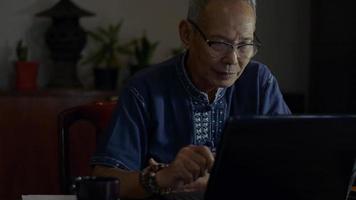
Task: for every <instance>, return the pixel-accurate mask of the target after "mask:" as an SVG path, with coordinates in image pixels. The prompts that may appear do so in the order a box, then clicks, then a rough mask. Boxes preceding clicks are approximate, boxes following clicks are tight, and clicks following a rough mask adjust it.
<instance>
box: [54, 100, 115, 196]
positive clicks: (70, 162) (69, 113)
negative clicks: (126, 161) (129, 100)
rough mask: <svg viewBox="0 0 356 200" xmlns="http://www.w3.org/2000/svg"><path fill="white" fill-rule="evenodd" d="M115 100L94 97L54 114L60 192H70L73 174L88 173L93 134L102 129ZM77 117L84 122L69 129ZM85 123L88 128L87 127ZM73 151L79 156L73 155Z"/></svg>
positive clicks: (100, 132)
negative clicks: (89, 101) (57, 142)
mask: <svg viewBox="0 0 356 200" xmlns="http://www.w3.org/2000/svg"><path fill="white" fill-rule="evenodd" d="M116 104H117V103H116V101H108V100H105V101H96V102H93V103H89V104H85V105H79V106H76V107H72V108H69V109H66V110H64V111H62V112H61V113H60V114H59V115H58V132H59V173H60V174H59V175H60V177H59V178H60V190H61V192H62V193H63V194H70V193H71V192H72V191H71V185H72V181H73V178H74V177H76V176H85V175H90V166H89V159H90V155H89V154H92V153H93V152H94V151H95V143H96V140H97V137H98V136H100V135H101V134H103V133H104V132H105V129H106V127H107V125H108V122H109V121H110V119H111V115H112V112H113V110H114V108H115V106H116ZM80 121H81V122H85V123H86V124H81V125H82V126H78V127H77V129H75V130H72V129H74V128H75V124H80ZM84 125H87V127H84ZM88 125H89V127H90V126H91V128H92V129H88ZM78 128H79V130H78ZM83 128H84V130H83ZM93 128H94V131H93ZM90 130H91V131H90ZM90 132H91V134H90ZM93 132H94V133H93ZM88 151H89V153H88ZM85 152H86V154H85V155H83V156H82V155H81V154H82V153H85ZM73 153H75V154H76V155H79V156H76V157H75V156H74V157H73V156H72V155H71V154H73ZM74 171H76V172H74Z"/></svg>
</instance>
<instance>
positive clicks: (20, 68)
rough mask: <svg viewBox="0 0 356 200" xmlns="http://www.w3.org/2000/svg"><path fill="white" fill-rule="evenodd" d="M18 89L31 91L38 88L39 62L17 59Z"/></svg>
mask: <svg viewBox="0 0 356 200" xmlns="http://www.w3.org/2000/svg"><path fill="white" fill-rule="evenodd" d="M15 71H16V90H17V91H23V92H30V91H35V90H37V74H38V63H37V62H34V61H17V62H16V63H15Z"/></svg>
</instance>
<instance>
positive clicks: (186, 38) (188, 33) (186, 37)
mask: <svg viewBox="0 0 356 200" xmlns="http://www.w3.org/2000/svg"><path fill="white" fill-rule="evenodd" d="M179 36H180V40H181V41H182V44H183V47H184V48H185V49H189V47H190V44H191V39H192V28H191V26H190V23H189V22H188V21H187V20H182V21H181V22H180V23H179Z"/></svg>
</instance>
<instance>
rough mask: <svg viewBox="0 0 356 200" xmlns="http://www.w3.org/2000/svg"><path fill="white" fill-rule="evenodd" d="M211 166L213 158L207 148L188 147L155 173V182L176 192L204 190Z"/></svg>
mask: <svg viewBox="0 0 356 200" xmlns="http://www.w3.org/2000/svg"><path fill="white" fill-rule="evenodd" d="M213 164H214V156H213V153H212V152H211V151H210V149H209V148H208V147H206V146H195V145H190V146H187V147H184V148H182V149H181V150H180V151H179V152H178V154H177V156H176V158H175V159H174V161H173V162H172V163H170V164H169V166H168V167H167V168H164V169H162V170H160V171H159V172H157V175H156V180H157V183H158V185H159V186H161V187H170V188H173V189H174V190H175V189H176V190H178V191H180V190H182V191H197V190H204V189H205V187H206V184H207V180H208V178H209V174H208V171H210V170H211V168H212V166H213Z"/></svg>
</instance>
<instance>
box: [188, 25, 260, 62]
mask: <svg viewBox="0 0 356 200" xmlns="http://www.w3.org/2000/svg"><path fill="white" fill-rule="evenodd" d="M188 22H189V23H191V24H192V25H193V27H194V28H195V29H196V30H197V31H198V32H199V34H200V35H201V36H202V37H203V39H204V41H205V42H206V44H207V45H208V46H209V47H211V49H212V50H213V51H214V52H215V53H216V54H218V55H220V56H223V55H227V54H228V53H230V52H231V50H233V51H235V52H236V54H237V57H238V58H241V59H250V58H252V57H253V56H255V55H256V53H257V50H258V48H259V47H261V42H260V40H259V39H258V37H257V35H256V34H254V41H253V42H250V43H246V42H241V43H238V44H231V43H228V42H223V41H214V40H209V39H208V38H207V37H206V35H205V34H204V33H203V31H202V30H201V29H200V28H199V26H198V25H197V24H196V23H194V22H193V21H192V20H190V19H188Z"/></svg>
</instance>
